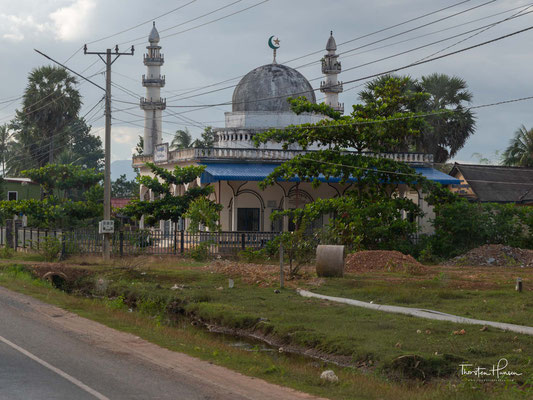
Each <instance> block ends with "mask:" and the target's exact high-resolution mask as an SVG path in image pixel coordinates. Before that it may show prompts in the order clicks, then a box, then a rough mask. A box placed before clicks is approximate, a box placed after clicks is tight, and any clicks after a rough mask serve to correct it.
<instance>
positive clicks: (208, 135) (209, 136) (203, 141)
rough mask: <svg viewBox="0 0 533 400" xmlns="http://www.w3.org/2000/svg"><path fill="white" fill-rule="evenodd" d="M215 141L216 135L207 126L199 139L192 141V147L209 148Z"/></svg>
mask: <svg viewBox="0 0 533 400" xmlns="http://www.w3.org/2000/svg"><path fill="white" fill-rule="evenodd" d="M216 140H217V135H216V133H215V131H213V128H212V127H210V126H207V127H206V128H205V129H204V131H203V132H202V136H201V138H200V139H196V140H195V141H194V144H193V147H200V148H210V147H213V146H214V145H215V142H216Z"/></svg>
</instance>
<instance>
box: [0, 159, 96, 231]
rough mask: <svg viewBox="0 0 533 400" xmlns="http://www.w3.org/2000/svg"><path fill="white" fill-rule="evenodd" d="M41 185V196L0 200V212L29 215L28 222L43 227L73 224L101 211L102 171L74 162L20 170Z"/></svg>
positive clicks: (1, 214) (5, 217)
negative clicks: (37, 197) (100, 183)
mask: <svg viewBox="0 0 533 400" xmlns="http://www.w3.org/2000/svg"><path fill="white" fill-rule="evenodd" d="M23 175H24V176H26V177H28V178H30V179H32V180H33V181H34V182H37V183H39V184H40V185H41V188H42V190H43V194H44V198H43V199H42V200H36V199H24V200H17V201H0V216H1V217H2V218H3V219H7V218H11V217H12V216H13V215H26V216H28V224H29V225H30V226H34V227H42V228H61V227H68V228H72V227H75V226H77V225H80V224H83V223H84V221H86V220H90V219H93V218H97V217H99V216H100V215H101V214H102V197H103V196H102V194H103V193H102V187H101V186H100V185H99V181H100V180H101V179H102V178H103V176H102V174H101V173H98V172H96V171H95V170H93V169H84V168H82V167H80V166H75V165H58V164H48V165H46V166H44V167H41V168H38V169H32V170H25V171H23Z"/></svg>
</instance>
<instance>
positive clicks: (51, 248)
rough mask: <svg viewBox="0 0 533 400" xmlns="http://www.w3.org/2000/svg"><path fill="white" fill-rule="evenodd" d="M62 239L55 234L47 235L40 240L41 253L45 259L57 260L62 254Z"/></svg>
mask: <svg viewBox="0 0 533 400" xmlns="http://www.w3.org/2000/svg"><path fill="white" fill-rule="evenodd" d="M61 246H62V245H61V240H60V239H59V238H57V237H54V236H46V237H43V238H41V239H40V240H39V250H38V252H39V254H40V255H41V256H42V257H43V258H44V260H45V261H57V260H58V259H59V256H60V255H61Z"/></svg>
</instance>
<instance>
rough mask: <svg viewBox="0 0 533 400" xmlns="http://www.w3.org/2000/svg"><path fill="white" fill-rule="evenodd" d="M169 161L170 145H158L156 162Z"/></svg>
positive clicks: (155, 152)
mask: <svg viewBox="0 0 533 400" xmlns="http://www.w3.org/2000/svg"><path fill="white" fill-rule="evenodd" d="M166 161H168V143H161V144H156V145H155V147H154V162H166Z"/></svg>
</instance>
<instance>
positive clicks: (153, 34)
mask: <svg viewBox="0 0 533 400" xmlns="http://www.w3.org/2000/svg"><path fill="white" fill-rule="evenodd" d="M148 41H149V42H150V43H159V32H158V31H157V29H156V27H155V21H154V22H153V26H152V30H151V31H150V36H148Z"/></svg>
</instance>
